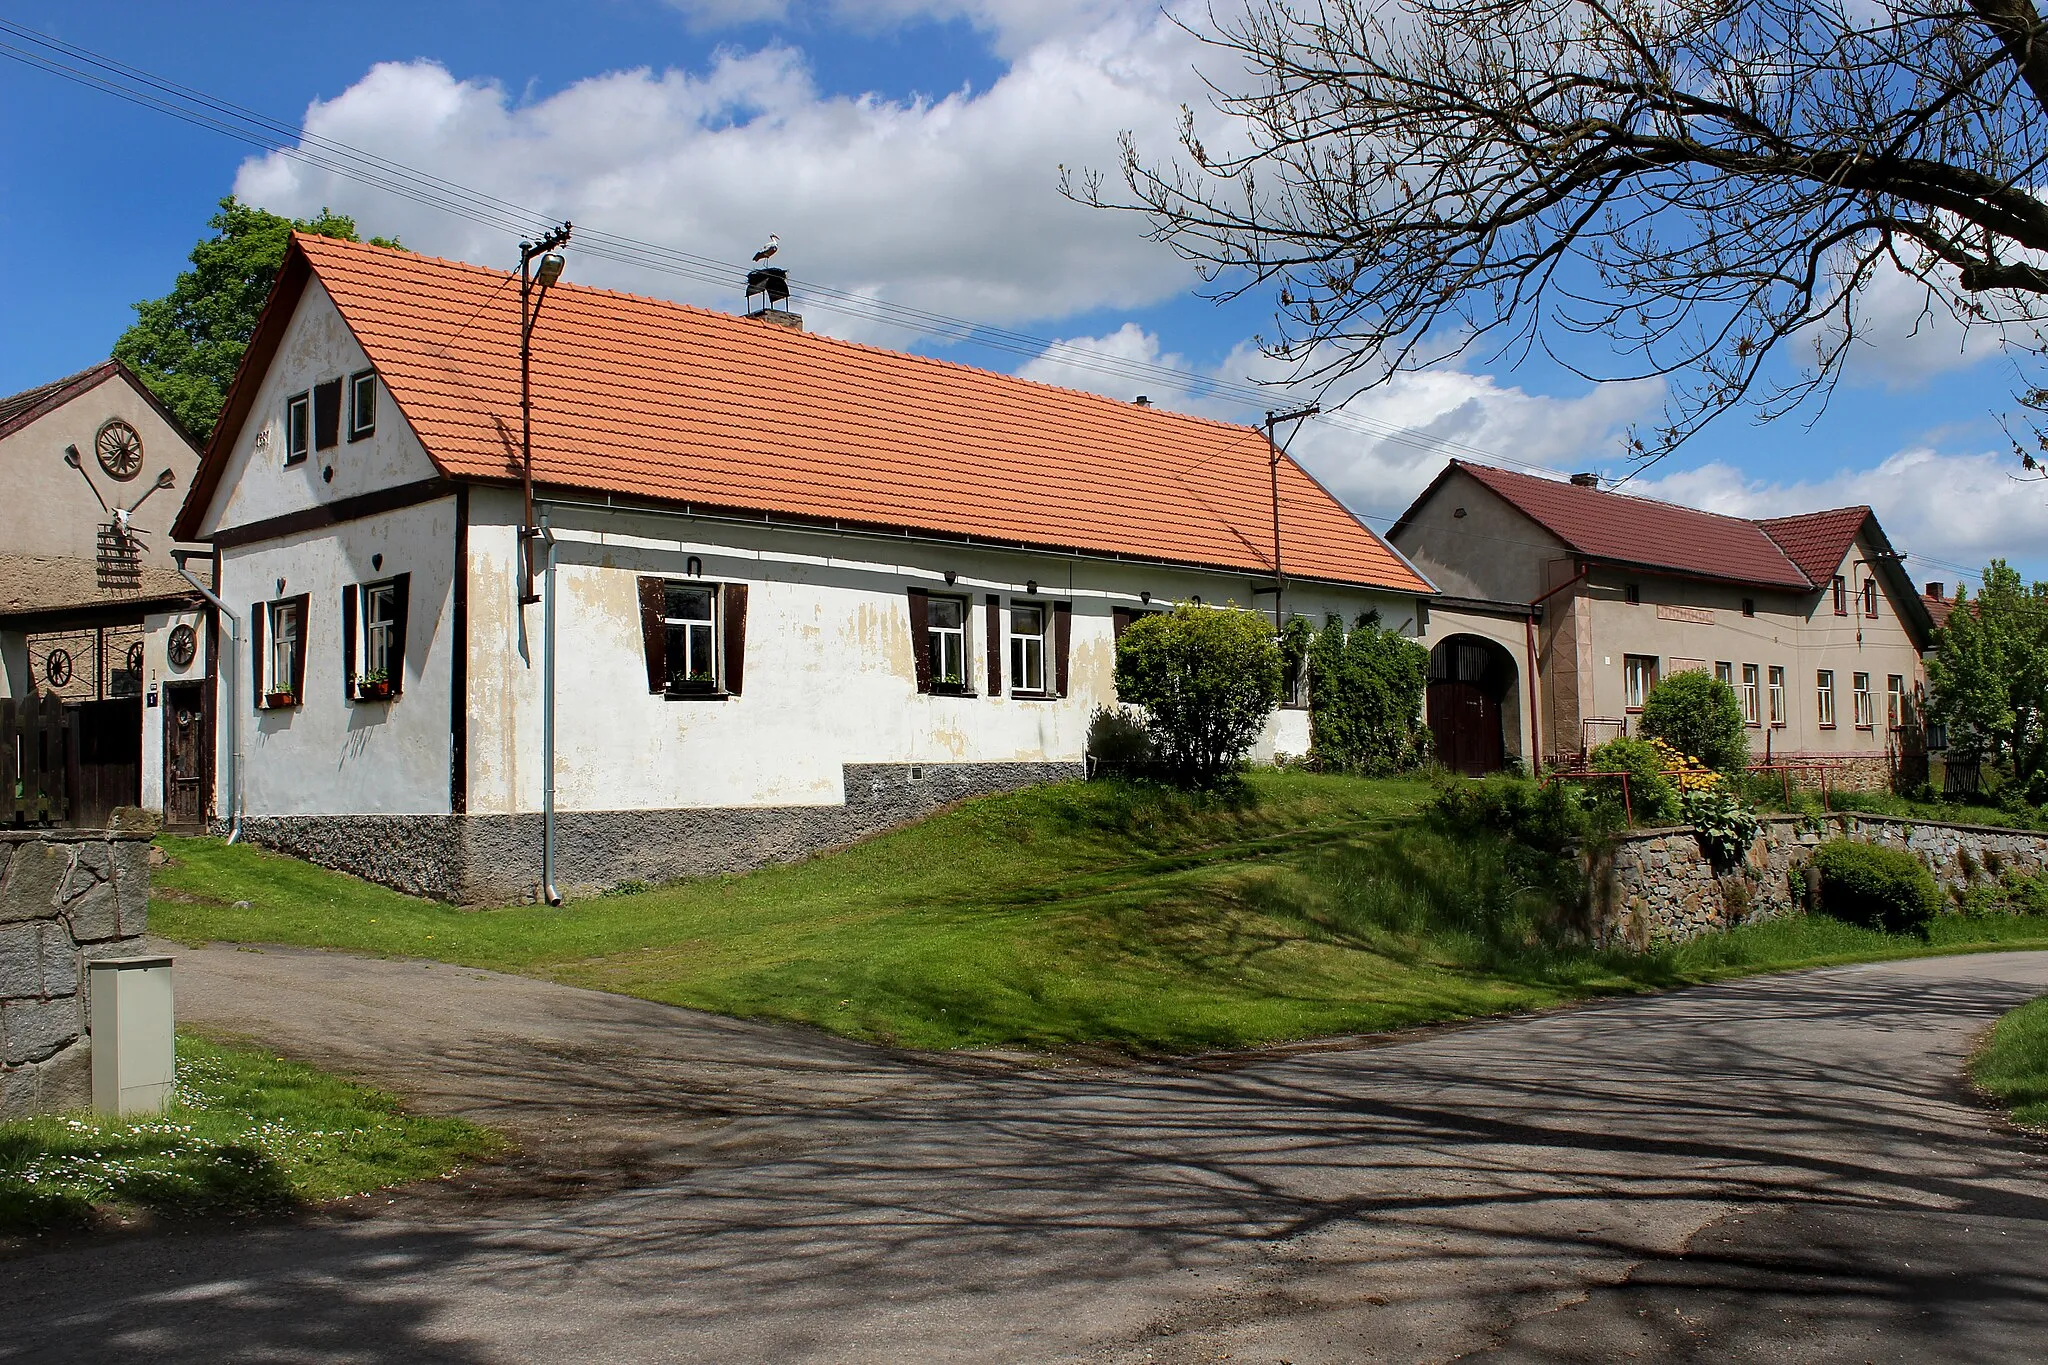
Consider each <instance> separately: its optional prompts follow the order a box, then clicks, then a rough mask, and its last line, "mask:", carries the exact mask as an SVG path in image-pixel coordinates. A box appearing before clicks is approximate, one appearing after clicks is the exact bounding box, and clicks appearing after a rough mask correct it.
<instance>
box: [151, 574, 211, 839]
mask: <svg viewBox="0 0 2048 1365" xmlns="http://www.w3.org/2000/svg"><path fill="white" fill-rule="evenodd" d="M181 625H185V626H190V627H191V628H192V633H193V635H194V636H195V637H197V642H198V644H197V648H196V649H195V650H194V652H193V655H192V662H191V663H189V664H187V665H185V666H184V667H183V668H179V667H176V666H174V665H173V664H172V663H171V661H170V659H169V658H168V657H167V656H166V652H165V651H166V649H167V647H168V645H169V642H170V638H171V631H172V629H173V628H174V627H177V626H181ZM206 649H207V640H206V613H205V612H203V611H175V612H152V613H151V614H150V615H148V616H145V617H143V618H142V808H143V809H144V810H153V811H162V810H163V808H164V717H165V716H166V715H167V714H168V711H167V709H166V705H165V697H164V687H165V685H166V684H170V683H200V684H204V683H205V681H206V672H207V654H206Z"/></svg>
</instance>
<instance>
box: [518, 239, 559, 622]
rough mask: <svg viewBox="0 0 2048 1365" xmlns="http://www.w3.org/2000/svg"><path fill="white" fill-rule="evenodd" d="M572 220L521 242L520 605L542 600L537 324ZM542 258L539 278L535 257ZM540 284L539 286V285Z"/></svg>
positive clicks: (556, 276)
mask: <svg viewBox="0 0 2048 1365" xmlns="http://www.w3.org/2000/svg"><path fill="white" fill-rule="evenodd" d="M571 226H572V225H571V224H569V223H566V222H565V223H563V224H562V225H561V226H560V227H558V228H552V229H550V230H549V231H548V233H547V235H546V236H544V237H542V238H540V239H539V240H538V241H532V242H521V243H520V244H519V457H520V465H521V468H522V478H523V482H524V483H525V486H526V518H525V524H524V525H522V526H521V527H520V528H519V568H520V575H521V581H520V585H519V605H520V606H522V607H523V606H530V605H531V604H533V603H535V602H538V601H540V594H538V593H536V592H535V591H534V590H533V546H534V541H535V539H536V538H537V537H538V536H539V535H540V531H539V530H538V529H537V528H536V527H535V526H534V524H533V325H534V323H536V322H538V321H540V306H541V304H542V303H543V302H545V301H546V299H547V291H548V286H549V285H552V284H553V283H554V282H555V281H556V280H559V279H561V278H562V265H563V261H562V257H561V255H560V254H559V253H558V252H557V250H556V248H558V247H560V246H561V245H562V244H563V243H565V242H567V241H568V240H569V232H570V229H571ZM536 256H538V257H539V258H540V271H539V273H538V278H536V275H535V271H534V269H533V261H534V258H535V257H536ZM536 285H537V286H538V288H536Z"/></svg>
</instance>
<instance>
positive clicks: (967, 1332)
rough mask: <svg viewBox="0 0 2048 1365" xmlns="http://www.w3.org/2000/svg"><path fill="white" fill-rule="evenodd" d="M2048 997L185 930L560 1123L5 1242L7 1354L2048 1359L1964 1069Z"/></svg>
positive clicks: (2043, 1264) (288, 1026)
mask: <svg viewBox="0 0 2048 1365" xmlns="http://www.w3.org/2000/svg"><path fill="white" fill-rule="evenodd" d="M2044 990H2048V954H2044V953H2032V954H2017V953H2015V954H2000V955H1996V956H1977V957H1958V958H1944V959H1930V960H1924V961H1919V962H1910V963H1899V964H1891V965H1885V966H1878V967H1862V968H1853V969H1844V970H1834V971H1824V972H1816V973H1808V974H1802V975H1795V976H1785V977H1776V978H1768V979H1761V980H1754V981H1747V982H1740V983H1735V984H1731V985H1727V986H1719V987H1712V988H1707V989H1700V990H1692V991H1685V992H1681V993H1677V994H1673V995H1667V996H1661V997H1655V998H1648V999H1637V1000H1627V1001H1618V1002H1613V1003H1607V1004H1601V1005H1597V1006H1592V1007H1588V1008H1585V1009H1580V1010H1575V1011H1570V1012H1564V1013H1559V1014H1553V1015H1549V1016H1545V1017H1539V1018H1529V1019H1519V1020H1513V1021H1509V1022H1505V1023H1500V1024H1493V1025H1488V1026H1484V1027H1476V1028H1468V1029H1461V1030H1456V1031H1450V1032H1444V1033H1440V1034H1436V1035H1434V1036H1428V1037H1422V1038H1417V1039H1411V1040H1405V1041H1401V1042H1398V1043H1394V1044H1391V1045H1386V1046H1362V1045H1361V1046H1356V1047H1341V1048H1335V1047H1333V1048H1324V1049H1317V1050H1304V1051H1298V1052H1295V1053H1293V1054H1291V1055H1286V1056H1266V1057H1260V1058H1256V1059H1217V1060H1215V1061H1213V1062H1210V1063H1207V1064H1204V1065H1200V1066H1187V1067H1177V1068H1151V1069H1142V1070H1135V1071H1133V1070H1120V1071H1118V1070H1110V1069H1106V1068H1087V1067H1067V1068H1059V1069H1050V1068H1046V1067H1044V1066H1035V1067H1034V1066H1026V1065H1020V1064H1018V1063H1016V1062H1014V1061H1011V1060H1005V1059H959V1058H941V1059H931V1058H918V1057H907V1056H899V1055H894V1054H889V1053H885V1052H880V1051H875V1050H871V1049H866V1048H860V1047H856V1046H854V1045H851V1044H846V1043H840V1042H836V1041H833V1040H830V1039H826V1038H822V1037H819V1036H817V1035H814V1034H809V1033H804V1032H800V1031H796V1030H788V1029H781V1028H776V1027H773V1026H763V1025H753V1024H744V1023H736V1022H734V1021H731V1020H723V1019H717V1018H711V1017H707V1016H703V1015H696V1014H691V1013H689V1012H686V1011H680V1010H670V1009H666V1008H664V1007H661V1006H656V1005H650V1004H646V1003H644V1002H638V1001H631V1000H625V999H622V998H618V997H612V996H605V995H598V994H593V993H589V992H583V991H576V990H571V989H568V988H563V987H554V986H548V985H545V984H542V983H537V982H531V981H524V980H520V979H516V978H506V977H496V976H491V975H489V974H487V973H478V972H470V971H465V970H463V969H458V968H449V967H440V966H435V967H427V966H423V965H422V964H419V963H397V962H369V961H363V960H359V959H352V958H343V957H337V956H329V955H322V954H310V953H297V952H287V951H283V950H275V951H270V952H265V953H254V952H237V951H234V950H226V949H214V950H206V951H203V952H196V953H195V952H186V953H183V954H181V963H180V992H181V994H180V1006H181V1010H182V1011H183V1014H184V1017H186V1018H187V1019H193V1020H201V1021H205V1022H208V1023H211V1024H212V1025H214V1026H215V1027H222V1028H229V1029H236V1030H240V1031H243V1032H246V1033H248V1034H251V1035H253V1036H256V1037H261V1038H263V1039H265V1040H266V1041H267V1042H269V1043H271V1044H272V1045H274V1046H277V1047H278V1048H279V1049H280V1050H282V1051H286V1052H289V1053H292V1054H295V1055H300V1056H304V1057H307V1058H308V1059H311V1060H316V1061H321V1062H324V1063H326V1064H328V1065H333V1066H338V1067H341V1068H343V1069H346V1070H350V1071H352V1072H355V1073H357V1074H361V1075H364V1076H367V1077H369V1078H372V1079H375V1080H378V1081H380V1082H382V1083H385V1084H387V1085H392V1086H395V1087H398V1088H400V1089H402V1090H405V1091H406V1092H408V1093H410V1094H412V1095H413V1096H414V1097H415V1098H416V1100H417V1102H418V1103H420V1104H421V1105H423V1106H424V1107H427V1108H431V1109H436V1110H441V1111H447V1112H462V1113H466V1114H469V1115H472V1116H474V1117H477V1118H479V1119H482V1120H484V1121H486V1122H494V1123H497V1124H499V1125H501V1126H503V1127H506V1128H508V1129H509V1130H511V1131H512V1132H514V1133H515V1134H516V1135H517V1136H518V1138H519V1140H520V1142H521V1143H522V1146H523V1148H524V1155H523V1156H522V1157H521V1158H520V1159H519V1160H517V1161H515V1162H513V1163H511V1164H509V1165H508V1166H506V1167H504V1168H502V1169H498V1170H493V1171H487V1172H483V1173H481V1174H479V1175H478V1176H477V1177H475V1178H473V1179H470V1180H466V1181H458V1182H452V1183H450V1184H448V1185H445V1186H441V1187H436V1188H431V1189H429V1190H426V1191H416V1192H408V1193H405V1194H403V1195H399V1196H395V1197H394V1198H395V1202H392V1203H389V1204H379V1205H378V1206H377V1207H376V1208H375V1210H374V1212H372V1213H370V1214H369V1215H368V1216H358V1215H348V1214H334V1215H322V1216H318V1217H313V1218H308V1219H303V1220H297V1221H293V1222H286V1223H271V1224H267V1225H257V1226H250V1227H243V1228H224V1229H222V1228H216V1229H210V1230H205V1231H198V1232H182V1233H170V1234H151V1235H134V1236H113V1237H100V1238H93V1239H88V1240H77V1241H71V1242H67V1243H62V1244H58V1245H55V1246H44V1247H39V1248H34V1249H31V1250H30V1251H28V1252H25V1253H21V1254H17V1255H14V1256H12V1257H11V1258H9V1259H6V1260H0V1360H9V1361H13V1360H59V1359H62V1360H74V1359H113V1358H136V1359H143V1358H146V1359H150V1360H153V1361H176V1360H202V1359H203V1360H209V1361H220V1360H264V1361H277V1360H288V1361H297V1360H306V1361H356V1360H361V1361H386V1360H408V1361H411V1360H447V1361H529V1360H532V1361H543V1360H545V1361H553V1360H566V1359H591V1360H605V1361H642V1360H646V1361H653V1360H664V1361H666V1360H706V1361H721V1362H728V1361H807V1360H817V1361H833V1362H839V1361H890V1362H897V1361H979V1360H997V1361H1042V1360H1090V1361H1114V1362H1125V1361H1131V1362H1135V1361H1163V1362H1174V1361H1211V1360H1225V1359H1228V1360H1232V1361H1264V1362H1276V1361H1288V1362H1293V1363H1294V1365H1310V1362H1325V1361H1330V1362H1334V1361H1344V1362H1350V1361H1438V1360H1448V1359H1457V1358H1463V1357H1466V1356H1477V1357H1479V1358H1482V1359H1486V1360H1496V1359H1497V1360H1501V1361H1542V1362H1559V1361H1594V1360H1600V1361H1605V1360H1625V1359H1643V1360H1674V1359H1675V1360H1690V1359H1698V1360H1707V1359H1712V1360H1735V1361H1745V1360H1758V1361H1761V1360H1771V1361H1785V1360H1797V1361H1832V1360H1845V1361H1905V1360H1926V1361H1943V1362H1974V1361H2032V1360H2040V1359H2043V1358H2044V1357H2048V1146H2044V1145H2043V1144H2041V1143H2040V1142H2038V1141H2036V1140H2034V1139H2030V1138H2026V1137H2024V1136H2022V1135H2019V1134H2016V1133H2013V1132H2012V1131H2010V1130H2009V1129H2007V1128H2006V1127H2005V1126H2004V1125H2003V1124H2002V1123H2001V1122H2000V1121H1999V1120H1997V1119H1996V1118H1994V1117H1993V1116H1991V1115H1989V1114H1987V1113H1986V1112H1985V1111H1983V1110H1982V1109H1981V1108H1979V1107H1978V1106H1977V1105H1976V1104H1975V1103H1974V1102H1973V1100H1972V1099H1971V1097H1970V1095H1969V1094H1968V1092H1967V1091H1966V1090H1965V1088H1964V1086H1963V1083H1962V1080H1961V1075H1960V1067H1961V1064H1962V1061H1963V1058H1964V1057H1965V1055H1966V1054H1967V1052H1968V1050H1969V1048H1970V1046H1971V1044H1972V1042H1973V1040H1974V1039H1975V1037H1976V1036H1977V1035H1978V1034H1979V1033H1980V1032H1981V1030H1982V1029H1983V1028H1984V1027H1985V1026H1986V1025H1988V1024H1989V1023H1990V1022H1991V1021H1992V1020H1993V1019H1995V1018H1996V1017H1997V1015H1998V1014H1999V1013H2001V1012H2002V1011H2004V1010H2006V1009H2008V1008H2010V1007H2012V1006H2013V1005H2015V1004H2018V1003H2020V1002H2021V1001H2023V1000H2025V999H2027V998H2030V997H2031V996H2033V995H2037V994H2040V993H2042V992H2043V991H2044Z"/></svg>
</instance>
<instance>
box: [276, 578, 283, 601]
mask: <svg viewBox="0 0 2048 1365" xmlns="http://www.w3.org/2000/svg"><path fill="white" fill-rule="evenodd" d="M277 595H278V596H279V597H282V596H284V580H283V579H282V578H280V579H278V580H277Z"/></svg>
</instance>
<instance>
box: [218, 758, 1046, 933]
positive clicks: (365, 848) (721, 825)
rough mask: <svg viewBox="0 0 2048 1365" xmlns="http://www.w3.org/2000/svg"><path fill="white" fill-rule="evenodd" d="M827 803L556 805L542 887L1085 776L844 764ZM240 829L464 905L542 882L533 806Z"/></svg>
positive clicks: (667, 876)
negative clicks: (839, 793) (832, 800)
mask: <svg viewBox="0 0 2048 1365" xmlns="http://www.w3.org/2000/svg"><path fill="white" fill-rule="evenodd" d="M844 774H845V789H846V801H845V804H843V805H838V806H767V807H713V808H705V809H688V808H683V809H667V810H614V811H561V812H558V813H557V814H556V816H555V863H556V866H555V886H556V889H557V890H558V891H561V892H562V893H563V894H565V895H569V894H589V893H591V892H595V891H600V890H604V889H607V888H610V887H615V886H618V885H620V884H621V883H624V882H662V881H673V880H675V879H676V878H679V877H698V876H708V875H715V874H718V873H723V872H743V871H746V870H748V869H750V868H756V867H762V866H765V865H767V864H769V863H778V862H791V861H794V860H796V859H799V858H806V857H809V856H810V855H812V854H814V853H822V852H824V851H826V850H828V849H833V848H839V847H842V846H844V845H846V844H850V843H853V842H855V841H856V840H859V839H864V838H866V837H868V836H869V835H871V834H879V833H881V832H882V831H884V830H888V829H893V828H895V827H896V826H898V825H904V824H908V823H909V822H910V821H912V820H916V819H918V818H920V817H922V816H925V815H929V814H931V813H932V812H933V811H935V810H937V809H939V808H940V807H941V806H946V805H950V804H952V803H953V802H955V801H960V800H964V799H966V798H967V797H970V796H985V795H988V794H989V793H991V792H999V791H1010V790H1013V789H1015V788H1018V787H1028V786H1033V785H1035V784H1037V783H1041V782H1063V781H1070V780H1073V779H1078V778H1081V777H1084V776H1086V771H1085V769H1084V767H1083V765H1081V764H1079V763H926V764H910V763H849V764H847V765H845V769H844ZM242 836H243V838H245V839H247V840H249V841H250V842H252V843H256V844H261V845H262V846H264V847H266V848H273V849H276V850H277V851H279V852H281V853H289V854H291V855H292V856H293V857H295V858H304V859H305V860H307V861H308V862H313V863H318V864H320V865H321V866H323V867H331V868H335V869H337V870H339V871H343V872H350V873H354V874H355V875H356V876H359V877H363V878H366V879H368V880H370V881H374V882H379V883H382V884H383V885H385V886H389V887H393V888H395V889H397V890H399V891H404V892H407V893H409V894H411V895H416V896H431V897H433V898H435V899H437V900H446V901H455V902H458V903H461V904H469V905H487V904H504V903H506V902H510V901H523V900H531V899H532V898H533V895H534V890H535V888H536V887H537V886H538V885H539V884H540V879H541V817H540V816H539V815H537V814H534V815H294V816H245V817H244V818H243V820H242Z"/></svg>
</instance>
